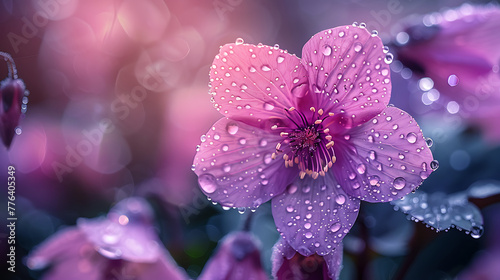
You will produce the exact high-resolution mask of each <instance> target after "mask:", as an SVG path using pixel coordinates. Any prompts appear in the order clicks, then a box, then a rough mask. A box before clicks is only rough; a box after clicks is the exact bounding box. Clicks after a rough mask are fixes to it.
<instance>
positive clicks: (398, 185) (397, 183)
mask: <svg viewBox="0 0 500 280" xmlns="http://www.w3.org/2000/svg"><path fill="white" fill-rule="evenodd" d="M393 184H394V188H395V189H396V190H402V189H403V188H404V187H405V186H406V180H405V178H403V177H397V178H396V179H394V183H393Z"/></svg>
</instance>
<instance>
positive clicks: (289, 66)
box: [210, 44, 308, 123]
mask: <svg viewBox="0 0 500 280" xmlns="http://www.w3.org/2000/svg"><path fill="white" fill-rule="evenodd" d="M306 75H307V73H306V71H305V69H304V67H303V66H302V64H301V63H300V59H299V58H297V57H296V56H294V55H291V54H288V53H287V52H286V51H284V50H280V49H278V48H274V47H269V46H265V45H260V44H259V45H258V46H254V45H250V44H227V45H225V46H223V47H222V48H221V50H220V53H219V54H218V55H217V56H216V57H215V59H214V62H213V65H212V67H211V69H210V86H211V92H210V93H211V94H212V97H213V99H212V101H213V102H214V106H215V108H216V109H217V110H219V111H220V112H221V113H222V114H224V115H225V116H227V117H231V118H233V119H236V120H240V121H244V122H247V123H248V122H254V121H256V120H259V119H267V118H270V117H275V118H282V119H285V120H286V117H285V111H284V110H283V109H285V108H286V109H288V108H290V107H292V106H295V107H297V99H298V98H300V97H303V96H304V95H306V94H307V89H308V86H307V76H306Z"/></svg>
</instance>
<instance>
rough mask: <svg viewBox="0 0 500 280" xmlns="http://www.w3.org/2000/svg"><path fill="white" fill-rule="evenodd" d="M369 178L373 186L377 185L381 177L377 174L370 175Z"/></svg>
mask: <svg viewBox="0 0 500 280" xmlns="http://www.w3.org/2000/svg"><path fill="white" fill-rule="evenodd" d="M369 180H370V185H372V186H376V185H377V184H378V183H379V182H380V178H379V177H378V176H377V175H374V176H372V177H370V178H369Z"/></svg>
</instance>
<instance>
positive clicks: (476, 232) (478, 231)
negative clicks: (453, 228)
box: [470, 225, 484, 239]
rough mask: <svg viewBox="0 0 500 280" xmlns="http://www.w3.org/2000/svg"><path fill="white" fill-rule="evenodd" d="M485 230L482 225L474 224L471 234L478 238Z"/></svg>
mask: <svg viewBox="0 0 500 280" xmlns="http://www.w3.org/2000/svg"><path fill="white" fill-rule="evenodd" d="M483 232H484V229H483V227H482V226H477V225H474V226H472V229H471V231H470V236H472V237H473V238H476V239H477V238H479V237H481V236H482V235H483Z"/></svg>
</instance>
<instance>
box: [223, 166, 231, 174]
mask: <svg viewBox="0 0 500 280" xmlns="http://www.w3.org/2000/svg"><path fill="white" fill-rule="evenodd" d="M222 170H224V172H229V171H231V166H230V165H229V164H224V166H222Z"/></svg>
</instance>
